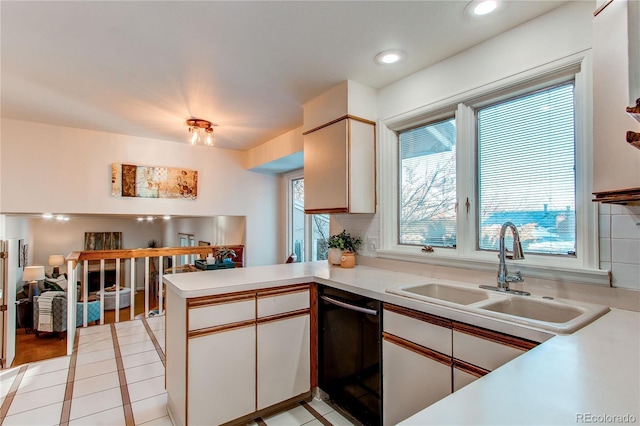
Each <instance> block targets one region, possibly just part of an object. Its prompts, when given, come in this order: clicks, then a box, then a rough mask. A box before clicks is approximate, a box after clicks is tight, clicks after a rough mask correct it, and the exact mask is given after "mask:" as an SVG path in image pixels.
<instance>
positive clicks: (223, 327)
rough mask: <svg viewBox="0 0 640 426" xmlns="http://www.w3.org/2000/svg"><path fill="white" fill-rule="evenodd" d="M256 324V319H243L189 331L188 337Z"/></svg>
mask: <svg viewBox="0 0 640 426" xmlns="http://www.w3.org/2000/svg"><path fill="white" fill-rule="evenodd" d="M255 325H256V321H255V320H247V321H241V322H234V323H232V324H224V325H217V326H215V327H207V328H201V329H198V330H192V331H189V332H188V333H187V339H193V338H196V337H202V336H208V335H210V334H215V333H222V332H224V331H231V330H237V329H239V328H245V327H253V326H255Z"/></svg>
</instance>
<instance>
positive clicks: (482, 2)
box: [465, 0, 500, 18]
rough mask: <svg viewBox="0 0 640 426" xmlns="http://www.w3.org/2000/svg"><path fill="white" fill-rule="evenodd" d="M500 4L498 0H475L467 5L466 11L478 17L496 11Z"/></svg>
mask: <svg viewBox="0 0 640 426" xmlns="http://www.w3.org/2000/svg"><path fill="white" fill-rule="evenodd" d="M499 6H500V3H499V2H498V1H497V0H473V1H472V2H471V3H469V4H468V5H467V6H466V7H465V12H466V13H467V15H469V16H472V17H475V18H477V17H481V16H485V15H488V14H490V13H491V12H495V11H496V10H497V9H498V7H499Z"/></svg>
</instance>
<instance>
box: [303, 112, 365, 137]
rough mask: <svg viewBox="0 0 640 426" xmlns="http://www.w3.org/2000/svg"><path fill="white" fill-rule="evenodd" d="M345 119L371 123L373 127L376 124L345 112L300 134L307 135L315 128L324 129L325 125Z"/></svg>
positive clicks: (315, 129)
mask: <svg viewBox="0 0 640 426" xmlns="http://www.w3.org/2000/svg"><path fill="white" fill-rule="evenodd" d="M346 119H349V120H355V121H360V122H361V123H366V124H371V125H372V126H373V127H375V126H376V122H375V121H371V120H367V119H366V118H362V117H358V116H357V115H351V114H347V115H343V116H342V117H338V118H336V119H335V120H331V121H329V122H328V123H324V124H322V125H320V126H318V127H315V128H313V129H311V130H307V131H306V132H304V133H303V134H302V136H305V135H308V134H309V133H313V132H315V131H317V130H320V129H324V128H325V127H329V126H331V125H332V124H336V123H339V122H340V121H342V120H346Z"/></svg>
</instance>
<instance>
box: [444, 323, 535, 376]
mask: <svg viewBox="0 0 640 426" xmlns="http://www.w3.org/2000/svg"><path fill="white" fill-rule="evenodd" d="M453 348H454V350H453V356H454V357H455V358H457V359H460V360H463V361H466V362H468V363H470V364H473V365H477V366H478V367H482V368H484V369H487V370H489V371H491V370H495V369H496V368H498V367H500V366H501V365H502V364H505V363H507V362H509V361H511V360H512V359H514V358H516V357H518V356H520V355H522V354H523V353H525V352H526V350H524V349H517V348H514V347H511V346H506V345H504V344H502V343H498V342H495V341H492V340H487V339H484V338H482V337H478V336H472V335H470V334H467V333H462V332H460V331H457V330H453Z"/></svg>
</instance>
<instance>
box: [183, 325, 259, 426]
mask: <svg viewBox="0 0 640 426" xmlns="http://www.w3.org/2000/svg"><path fill="white" fill-rule="evenodd" d="M188 351H189V352H188V367H187V368H188V375H187V377H188V378H189V382H188V384H187V392H188V393H187V423H188V424H190V425H218V424H221V423H225V422H228V421H231V420H234V419H237V418H238V417H241V416H244V415H246V414H250V413H253V412H254V411H255V409H256V400H255V395H256V394H255V392H256V391H255V389H256V376H255V372H256V369H255V368H256V327H255V325H251V326H246V327H243V328H237V329H231V330H228V331H221V332H217V333H213V334H209V335H203V336H199V337H194V338H191V339H189V344H188ZM213 408H215V409H213Z"/></svg>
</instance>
